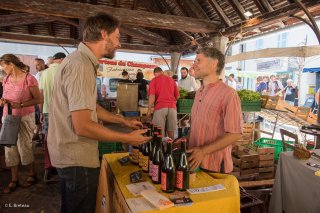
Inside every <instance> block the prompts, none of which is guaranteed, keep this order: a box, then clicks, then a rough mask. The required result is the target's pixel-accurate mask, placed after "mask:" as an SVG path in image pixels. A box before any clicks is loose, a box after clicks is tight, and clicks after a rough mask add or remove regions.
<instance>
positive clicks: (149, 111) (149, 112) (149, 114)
mask: <svg viewBox="0 0 320 213" xmlns="http://www.w3.org/2000/svg"><path fill="white" fill-rule="evenodd" d="M150 116H151V109H150V108H148V111H147V117H150Z"/></svg>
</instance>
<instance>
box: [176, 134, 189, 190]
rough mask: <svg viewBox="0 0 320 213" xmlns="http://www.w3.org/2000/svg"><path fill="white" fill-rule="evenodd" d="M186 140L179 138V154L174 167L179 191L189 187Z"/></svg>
mask: <svg viewBox="0 0 320 213" xmlns="http://www.w3.org/2000/svg"><path fill="white" fill-rule="evenodd" d="M186 147H187V140H186V139H181V155H180V160H179V164H178V166H177V169H176V188H177V189H178V190H180V191H185V190H187V189H189V172H190V169H189V163H188V158H187V153H186Z"/></svg>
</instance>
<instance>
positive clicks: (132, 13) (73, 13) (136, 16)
mask: <svg viewBox="0 0 320 213" xmlns="http://www.w3.org/2000/svg"><path fill="white" fill-rule="evenodd" d="M61 5H63V10H62V9H61ZM0 8H1V9H6V10H12V11H19V12H27V13H33V14H37V15H47V16H48V15H49V16H58V17H64V18H79V19H85V18H87V17H88V16H92V15H95V14H97V13H98V12H106V13H108V14H110V15H112V16H114V17H116V18H118V19H119V20H120V21H121V22H122V24H125V25H131V26H138V27H150V28H160V29H170V30H183V31H187V32H198V33H209V32H216V31H217V25H216V24H214V22H211V21H210V20H204V19H195V18H189V17H182V16H174V15H165V14H159V13H151V12H146V11H138V10H130V9H124V8H114V7H108V6H104V5H92V4H84V3H79V2H70V1H62V0H19V1H13V0H1V4H0Z"/></svg>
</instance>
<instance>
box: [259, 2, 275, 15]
mask: <svg viewBox="0 0 320 213" xmlns="http://www.w3.org/2000/svg"><path fill="white" fill-rule="evenodd" d="M260 1H261V4H262V6H263V7H264V8H265V10H266V11H267V12H271V11H274V9H273V8H272V6H271V4H270V3H269V2H268V1H267V0H260Z"/></svg>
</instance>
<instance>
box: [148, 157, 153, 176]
mask: <svg viewBox="0 0 320 213" xmlns="http://www.w3.org/2000/svg"><path fill="white" fill-rule="evenodd" d="M152 168H153V164H152V160H150V159H149V176H150V177H151V178H152Z"/></svg>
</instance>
